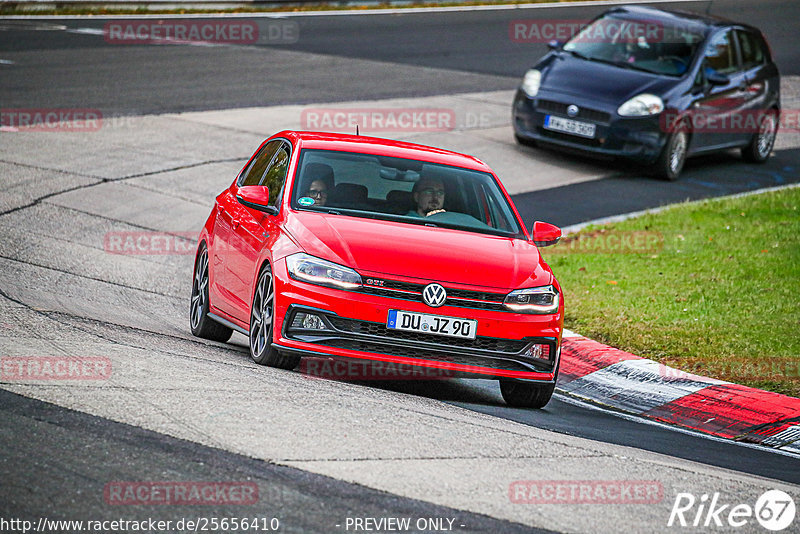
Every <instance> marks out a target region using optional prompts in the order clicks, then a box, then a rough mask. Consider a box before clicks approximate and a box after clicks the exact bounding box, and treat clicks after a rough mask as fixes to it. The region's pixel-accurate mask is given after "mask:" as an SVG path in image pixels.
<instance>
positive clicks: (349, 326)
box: [328, 317, 528, 354]
mask: <svg viewBox="0 0 800 534" xmlns="http://www.w3.org/2000/svg"><path fill="white" fill-rule="evenodd" d="M328 320H329V321H330V322H331V324H332V325H333V326H334V327H336V329H337V330H341V331H342V332H352V333H354V334H366V335H370V336H380V337H383V338H386V339H387V340H391V339H397V340H404V341H416V342H422V343H435V344H440V345H447V346H450V347H459V348H467V349H477V350H487V351H492V352H499V353H500V352H501V353H506V354H518V353H520V352H522V351H523V350H524V349H525V347H526V346H527V345H528V342H527V341H518V340H513V339H497V338H491V337H476V338H475V339H461V338H457V337H445V336H432V335H430V334H418V333H416V332H404V331H402V330H392V329H390V328H386V326H385V325H383V324H381V323H371V322H367V321H357V320H355V319H344V318H342V317H328Z"/></svg>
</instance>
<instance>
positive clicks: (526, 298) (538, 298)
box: [503, 286, 559, 314]
mask: <svg viewBox="0 0 800 534" xmlns="http://www.w3.org/2000/svg"><path fill="white" fill-rule="evenodd" d="M558 299H559V297H558V291H556V288H555V287H553V286H542V287H532V288H529V289H517V290H516V291H512V292H511V293H509V294H508V295H507V296H506V298H505V300H504V301H503V305H505V307H506V308H508V309H509V310H511V311H515V312H519V313H535V314H548V313H555V312H557V311H558Z"/></svg>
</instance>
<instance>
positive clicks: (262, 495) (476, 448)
mask: <svg viewBox="0 0 800 534" xmlns="http://www.w3.org/2000/svg"><path fill="white" fill-rule="evenodd" d="M708 4H709V3H708V2H694V3H680V4H677V3H676V4H670V5H671V6H673V7H680V8H682V9H697V10H701V11H704V10H705V9H706V8H707V6H708ZM665 5H666V4H665ZM601 10H602V8H600V7H598V6H593V7H560V8H544V9H530V10H523V9H514V10H486V11H469V10H465V11H441V12H436V13H427V14H425V13H408V14H389V13H386V14H344V15H328V16H306V15H303V16H295V17H281V18H277V19H270V21H273V22H274V21H279V22H280V23H281V24H284V23H287V22H289V23H291V24H295V25H296V26H295V27H296V28H297V29H298V30H299V33H298V36H299V38H298V39H297V40H296V41H295V42H292V43H285V44H269V43H257V44H247V45H224V46H204V45H189V46H187V45H151V46H147V45H139V46H125V45H120V44H112V43H109V42H107V40H105V39H104V36H103V34H102V33H101V32H100V30H102V28H103V27H104V25H105V21H104V20H102V19H91V20H90V19H85V18H72V19H63V20H56V19H48V20H46V21H38V22H35V21H31V20H26V19H0V104H1V105H2V108H4V109H8V108H27V109H33V108H36V109H44V108H86V109H97V110H101V111H102V113H103V116H104V117H107V118H108V119H109V124H108V125H107V126H106V127H104V128H102V129H101V130H99V131H97V132H51V133H37V132H30V133H26V132H13V131H8V130H4V131H0V175H2V176H3V178H2V180H0V325H2V330H0V356H2V357H16V356H80V357H97V358H104V359H105V360H104V361H107V362H108V363H109V364H110V366H111V368H112V369H113V372H112V374H111V378H110V379H108V380H102V381H99V380H98V381H95V380H85V381H72V382H67V383H44V382H24V381H23V382H19V381H13V380H11V381H9V380H5V379H4V380H2V381H0V387H2V389H0V411H1V412H2V423H0V477H1V478H2V481H3V482H2V484H0V517H2V518H27V519H30V520H32V521H34V522H36V521H38V520H39V519H40V518H42V517H45V518H50V519H86V520H88V519H93V520H99V519H115V518H120V517H121V518H136V519H144V518H148V517H151V518H157V519H160V520H173V521H178V520H180V519H185V518H189V517H194V518H195V519H197V518H200V517H205V518H210V517H235V516H238V517H243V516H245V515H246V516H248V517H259V518H267V519H269V518H278V519H279V521H280V531H285V532H347V531H348V530H349V531H353V530H354V528H353V527H352V526H350V527H349V528H348V527H347V525H348V523H347V521H348V518H349V519H350V520H352V518H354V517H357V518H388V517H410V518H412V522H413V521H417V520H418V519H426V518H428V519H441V521H442V522H443V523H442V524H443V525H448V524H449V525H452V530H453V531H456V532H538V531H542V532H544V531H550V530H552V531H568V532H587V531H592V532H616V531H620V530H629V531H632V532H663V531H665V530H669V529H668V528H667V526H666V525H667V520H668V518H669V516H670V508H671V506H672V503H673V500H674V499H675V495H676V494H677V493H679V492H690V493H693V494H694V495H697V496H700V495H702V494H704V493H705V494H711V493H714V492H721V493H722V495H723V498H724V499H727V500H726V502H730V503H734V504H735V503H740V502H748V503H750V504H753V503H754V502H755V499H756V498H757V497H758V496H759V495H760V494H762V493H763V492H764V491H766V490H767V489H771V488H779V489H783V490H784V491H787V492H789V493H793V494H794V495H795V496H796V495H798V491H797V485H799V484H800V469H798V465H799V464H798V459H797V457H795V456H791V455H788V454H778V453H775V452H772V451H769V450H764V449H759V448H755V447H746V446H742V445H739V444H733V443H727V442H723V441H718V440H711V439H708V438H704V437H701V436H697V435H694V434H689V433H684V432H678V431H675V430H673V429H669V428H666V427H663V426H656V425H652V424H646V423H643V422H639V421H636V420H631V419H626V418H621V417H619V416H618V415H617V414H613V413H610V412H607V411H603V410H600V409H598V408H597V407H592V406H586V405H582V404H580V403H576V402H575V401H574V400H572V399H569V398H566V397H564V396H561V395H558V394H557V395H556V396H555V397H554V399H553V401H552V402H551V403H550V404H549V405H548V406H547V407H546V409H544V410H541V411H528V410H519V409H513V408H509V407H506V406H505V405H504V403H503V402H502V400H501V397H500V393H499V389H498V388H497V386H496V384H494V383H492V382H484V381H465V380H454V381H446V382H439V381H436V382H419V381H405V382H393V383H388V382H375V381H372V382H343V381H329V380H318V379H310V378H308V377H306V376H303V375H301V374H300V373H298V372H296V371H295V372H287V371H277V370H274V369H268V368H262V367H259V366H256V365H255V364H253V363H252V362H251V361H250V360H249V357H248V355H247V349H246V345H245V343H246V340H245V338H244V337H241V336H239V335H238V334H236V335H235V336H234V338H233V339H232V342H231V343H229V344H224V345H222V344H217V343H211V342H206V341H203V340H199V339H196V338H193V337H192V336H191V334H190V333H189V330H188V317H187V315H188V314H187V313H186V312H187V310H188V291H189V278H190V273H191V265H192V259H193V257H192V255H191V253H189V254H185V253H183V254H181V253H177V254H156V255H126V254H112V253H109V247H108V241H107V236H108V235H109V234H110V233H114V232H144V233H149V232H160V233H162V234H165V235H173V236H174V235H176V234H178V233H180V232H196V231H197V229H199V227H200V225H201V224H202V223H203V221H204V220H205V217H206V216H207V214H208V211H209V210H210V207H211V205H212V202H213V197H214V196H215V195H216V194H217V193H218V192H219V191H220V190H221V189H222V188H223V187H225V186H227V184H228V183H229V182H230V180H231V179H232V177H233V176H234V175H235V173H236V172H237V171H238V170H239V168H240V167H241V165H242V164H243V162H244V160H245V159H246V158H247V157H248V156H249V155H250V153H251V152H252V150H253V149H254V147H255V146H257V145H258V143H259V141H260V140H261V139H263V138H265V137H266V136H268V135H270V134H271V133H273V132H275V131H277V130H279V129H282V128H284V127H298V117H299V116H300V112H301V111H302V110H303V109H309V108H314V107H316V108H319V107H323V106H325V105H333V104H334V103H335V104H336V105H337V106H344V107H353V106H364V107H372V106H383V105H389V106H393V107H403V106H405V107H426V106H432V107H447V108H449V109H453V110H454V112H455V115H456V116H457V117H458V121H459V125H458V127H457V128H455V129H454V130H452V131H448V132H423V133H408V132H405V133H403V132H400V133H389V134H387V135H386V136H388V137H401V138H407V139H410V140H414V141H418V142H423V143H427V144H432V145H434V146H441V147H445V148H451V149H454V150H458V151H463V152H467V153H471V154H474V155H476V156H478V157H481V158H482V159H484V160H485V161H487V163H489V164H490V165H492V167H493V168H495V169H496V170H497V171H498V174H499V175H500V176H501V178H502V179H503V180H504V183H505V184H506V186H507V187H508V189H509V191H510V192H512V193H513V196H514V199H515V202H516V203H517V206H518V208H519V209H520V212H521V213H522V215H523V218H524V219H525V222H526V223H527V224H530V223H531V222H532V221H533V220H535V219H538V220H547V221H550V222H553V223H556V224H559V225H562V226H567V225H572V224H577V223H581V222H584V221H588V220H593V219H596V218H601V217H608V216H612V215H617V214H620V213H627V212H631V211H638V210H642V209H647V208H652V207H656V206H661V205H665V204H669V203H673V202H680V201H684V200H687V199H701V198H708V197H715V196H722V195H727V194H733V193H739V192H746V191H751V190H756V189H761V188H766V187H774V186H780V185H785V184H790V183H795V182H799V181H800V141H799V139H800V135H798V134H797V133H794V134H793V135H791V134H788V133H787V134H784V135H782V137H781V138H780V140H779V143H778V145H777V146H776V150H775V154H774V156H773V158H771V159H770V161H769V162H768V163H767V164H766V165H763V166H755V165H746V164H744V163H742V162H741V160H740V158H739V156H738V154H736V153H730V154H728V153H725V154H720V155H714V156H708V157H703V158H699V159H694V160H690V161H689V162H688V163H687V166H686V168H685V170H684V174H683V176H682V178H681V180H679V181H678V182H675V183H665V182H659V181H656V180H654V179H652V178H649V177H647V176H646V175H645V174H644V172H643V170H642V169H640V168H637V167H634V166H627V165H620V164H618V163H615V162H603V161H595V160H591V159H586V158H580V157H574V156H572V155H569V154H566V153H560V152H551V151H546V150H539V149H531V148H527V147H520V146H517V145H516V144H515V143H514V141H513V136H512V132H511V131H510V125H509V115H510V99H511V95H512V94H513V90H514V89H515V87H516V85H517V84H518V82H519V77H520V76H521V74H522V73H523V72H524V70H525V69H526V68H527V67H528V66H529V65H530V64H531V63H532V62H533V60H534V59H535V58H536V57H538V56H539V55H540V54H541V53H543V51H544V45H531V44H520V43H514V42H512V41H511V40H510V39H509V36H508V25H509V23H510V21H513V20H518V19H531V18H539V17H541V18H552V19H586V18H589V17H590V16H592V15H594V14H596V13H597V12H599V11H601ZM711 12H712V13H714V14H719V15H724V16H729V17H731V18H734V19H738V20H744V21H747V22H749V23H751V24H754V25H756V26H759V27H761V28H762V29H764V30H765V32H766V33H767V36H768V38H769V39H770V43H771V46H772V49H773V51H774V53H775V56H776V58H777V62H778V65H779V67H780V69H781V73H782V74H783V75H784V87H785V89H784V90H783V98H784V108H795V109H796V108H798V107H800V83H798V80H800V57H798V56H799V55H800V52H798V49H797V47H796V42H795V40H796V37H795V34H796V28H797V24H796V22H791V21H797V20H798V19H800V4H798V3H797V2H793V1H791V0H765V1H762V2H752V1H742V0H727V1H715V2H713V4H712V6H711ZM787 21H788V22H787ZM387 99H388V100H387ZM476 117H477V119H479V120H473V119H475V118H476ZM586 479H592V480H633V481H642V480H647V481H658V483H659V484H660V485H661V487H662V488H663V494H664V497H663V499H661V500H660V501H659V502H655V503H650V504H648V505H615V504H610V505H605V506H603V505H597V504H595V505H579V506H569V505H539V506H534V505H525V504H517V503H515V502H513V501H512V500H511V499H510V497H509V491H510V490H509V488H510V485H511V484H513V483H514V482H515V481H519V480H586ZM115 481H234V482H243V481H246V482H247V483H252V484H254V485H255V486H256V487H257V488H258V495H259V499H258V502H257V503H256V504H254V505H250V506H236V505H230V504H225V503H217V504H215V505H212V506H192V505H183V506H148V505H145V504H139V505H134V506H124V505H123V506H119V505H112V504H110V503H109V500H108V498H107V497H105V496H104V490H105V489H106V488H107V486H108V485H109V484H111V483H114V482H115ZM437 524H438V523H434V522H431V523H424V525H425V526H426V528H424V529H417V530H411V531H441V529H438V528H434V526H433V525H437ZM793 528H796V523H795V525H794V526H793ZM51 530H52V531H57V530H58V529H51ZM64 530H67V529H64ZM189 530H192V529H189ZM217 530H220V529H217ZM363 530H364V529H362V531H363ZM738 530H740V531H742V532H750V531H753V532H755V531H760V530H759V525H758V524H757V523H756V522H755V521H753V522H751V524H749V525H748V526H746V527H744V528H742V529H738ZM787 531H791V529H789V530H787Z"/></svg>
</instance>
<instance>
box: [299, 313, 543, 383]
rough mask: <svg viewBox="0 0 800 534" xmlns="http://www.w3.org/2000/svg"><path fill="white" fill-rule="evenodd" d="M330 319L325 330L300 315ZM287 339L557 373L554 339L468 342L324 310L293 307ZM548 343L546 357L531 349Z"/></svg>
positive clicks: (412, 356) (502, 367)
mask: <svg viewBox="0 0 800 534" xmlns="http://www.w3.org/2000/svg"><path fill="white" fill-rule="evenodd" d="M299 313H308V314H312V315H316V316H318V317H322V318H324V323H325V326H324V328H317V329H314V328H311V327H305V328H304V327H303V323H302V321H300V320H299V319H296V317H297V314H299ZM284 335H285V336H286V337H287V338H289V339H294V340H297V341H303V342H305V343H314V344H316V345H320V346H326V347H334V348H340V349H346V350H357V351H360V352H371V353H375V354H385V355H389V356H400V357H407V358H419V359H422V360H433V361H441V362H450V363H454V364H463V365H474V366H478V367H488V368H491V369H504V370H513V371H539V372H551V371H552V370H553V367H554V366H555V363H556V361H555V360H556V357H555V354H556V348H557V346H556V341H555V339H552V338H526V339H521V340H517V339H501V338H492V337H485V336H478V337H476V338H475V339H462V338H456V337H449V336H436V335H430V334H422V333H416V332H407V331H402V330H393V329H389V328H386V325H385V324H383V323H375V322H370V321H360V320H357V319H348V318H344V317H339V316H337V315H334V314H330V313H325V312H321V310H306V309H304V308H303V307H300V306H297V307H296V306H292V307H291V309H290V311H289V313H287V315H286V321H285V323H284ZM534 343H536V344H543V345H546V347H545V349H546V350H545V352H544V358H546V359H542V358H534V357H533V356H531V355H530V354H528V351H529V349H530V347H531V345H532V344H534Z"/></svg>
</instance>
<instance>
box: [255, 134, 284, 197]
mask: <svg viewBox="0 0 800 534" xmlns="http://www.w3.org/2000/svg"><path fill="white" fill-rule="evenodd" d="M290 155H291V149H290V147H289V145H288V143H286V142H281V144H280V147H279V148H278V150H277V151H276V152H275V156H274V157H273V158H272V161H271V162H270V164H269V167H267V172H266V173H265V174H264V179H263V180H262V181H261V185H265V186H267V187H268V188H269V203H270V204H271V205H273V206H275V205H276V203H277V201H278V197H279V196H280V193H281V191H283V184H284V182H286V171H288V170H289V156H290Z"/></svg>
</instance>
